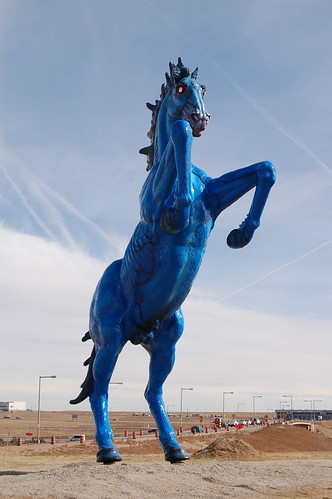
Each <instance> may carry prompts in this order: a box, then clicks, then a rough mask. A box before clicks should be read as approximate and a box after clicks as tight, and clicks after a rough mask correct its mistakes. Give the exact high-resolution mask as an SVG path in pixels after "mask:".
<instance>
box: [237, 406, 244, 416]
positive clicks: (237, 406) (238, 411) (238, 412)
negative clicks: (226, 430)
mask: <svg viewBox="0 0 332 499" xmlns="http://www.w3.org/2000/svg"><path fill="white" fill-rule="evenodd" d="M240 405H244V404H237V406H236V412H237V414H238V413H239V407H240Z"/></svg>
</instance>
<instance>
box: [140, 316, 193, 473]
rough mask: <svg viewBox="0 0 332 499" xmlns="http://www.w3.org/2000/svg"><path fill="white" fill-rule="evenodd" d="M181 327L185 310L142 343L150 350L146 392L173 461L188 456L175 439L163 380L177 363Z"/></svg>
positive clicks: (162, 443)
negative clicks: (152, 337) (167, 409)
mask: <svg viewBox="0 0 332 499" xmlns="http://www.w3.org/2000/svg"><path fill="white" fill-rule="evenodd" d="M182 331H183V319H182V314H181V313H180V312H177V313H176V314H175V316H174V317H173V318H172V319H170V320H168V321H165V322H164V323H163V325H162V327H161V328H160V329H158V331H157V332H156V333H155V336H154V339H153V340H151V341H149V342H147V343H142V346H143V347H144V348H145V349H146V350H147V351H148V352H149V354H150V367H149V381H148V384H147V387H146V390H145V394H144V395H145V398H146V400H147V402H148V404H149V407H150V410H151V413H152V415H153V417H154V419H155V421H156V424H157V426H158V430H159V439H160V443H161V446H162V448H163V450H164V454H165V460H166V461H169V462H171V463H176V462H179V461H184V460H186V459H189V456H188V454H187V452H186V451H185V450H184V449H183V447H182V446H181V445H180V444H179V443H178V442H177V440H176V434H175V432H174V430H173V428H172V425H171V423H170V421H169V419H168V415H167V411H166V408H165V404H164V401H163V397H162V394H163V389H162V387H163V384H164V382H165V380H166V378H167V376H168V375H169V373H170V372H171V371H172V368H173V365H174V360H175V343H176V341H177V340H178V339H179V337H180V336H181V334H182Z"/></svg>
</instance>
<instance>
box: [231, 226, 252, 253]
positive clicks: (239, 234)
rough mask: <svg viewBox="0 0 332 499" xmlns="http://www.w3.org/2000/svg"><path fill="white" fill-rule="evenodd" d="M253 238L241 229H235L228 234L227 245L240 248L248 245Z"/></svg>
mask: <svg viewBox="0 0 332 499" xmlns="http://www.w3.org/2000/svg"><path fill="white" fill-rule="evenodd" d="M251 239H252V238H251V237H250V236H248V235H246V234H245V233H244V232H243V231H242V230H241V229H234V230H232V231H231V232H230V233H229V234H228V237H227V245H228V246H229V247H230V248H232V249H240V248H244V246H247V244H248V243H250V241H251Z"/></svg>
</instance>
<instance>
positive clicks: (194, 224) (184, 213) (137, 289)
mask: <svg viewBox="0 0 332 499" xmlns="http://www.w3.org/2000/svg"><path fill="white" fill-rule="evenodd" d="M197 73H198V69H197V68H196V69H195V71H194V72H190V70H189V69H188V68H187V67H185V66H184V65H183V63H182V60H181V58H179V59H178V63H177V64H172V63H170V72H169V74H168V73H166V83H165V84H163V85H162V87H161V96H160V99H159V100H156V102H155V104H149V103H147V107H148V108H149V109H150V110H151V111H152V122H151V129H150V131H149V133H148V137H149V138H150V140H151V145H150V146H149V147H146V148H144V149H141V150H140V153H142V154H145V155H147V157H148V167H147V170H148V171H149V174H148V176H147V179H146V181H145V183H144V185H143V188H142V191H141V194H140V221H139V223H138V225H137V227H136V229H135V232H134V234H133V236H132V238H131V240H130V242H129V245H128V247H127V249H126V252H125V254H124V257H123V258H122V259H121V260H117V261H115V262H113V263H112V264H111V265H110V266H109V267H108V268H107V269H106V271H105V273H104V274H103V276H102V278H101V280H100V282H99V283H98V285H97V289H96V291H95V294H94V297H93V300H92V304H91V310H90V325H89V332H88V333H86V335H85V336H84V337H83V338H82V340H83V341H85V340H87V339H90V338H92V340H93V342H94V347H93V350H92V355H91V357H90V359H88V360H87V361H86V362H85V363H84V364H85V365H89V368H88V373H87V376H86V379H85V381H84V382H83V384H82V385H81V388H82V391H81V393H80V394H79V395H78V397H77V398H76V399H75V400H71V401H70V402H71V403H72V404H77V403H79V402H81V401H83V400H84V399H86V398H87V397H89V398H90V404H91V408H92V411H93V415H94V419H95V423H96V441H97V443H98V446H99V449H100V450H99V452H98V453H97V461H98V462H102V463H105V464H106V463H113V462H115V461H121V459H122V458H121V456H120V454H119V452H118V450H117V449H116V447H115V445H114V443H113V440H112V439H113V434H112V429H111V427H110V423H109V417H108V385H109V382H110V379H111V376H112V373H113V370H114V367H115V364H116V361H117V358H118V355H119V353H120V352H121V350H122V348H123V347H124V345H125V344H126V343H127V342H128V340H129V341H131V342H132V343H134V344H135V345H137V344H141V345H142V346H143V347H144V348H145V349H146V350H147V351H148V353H149V354H150V371H149V381H148V384H147V387H146V390H145V398H146V400H147V402H148V404H149V407H150V410H151V413H152V415H153V416H154V418H155V421H156V424H157V426H158V430H159V438H160V443H161V446H162V448H163V450H164V453H165V459H166V461H170V462H171V463H174V462H177V461H183V460H185V459H189V456H188V454H187V452H186V451H185V450H184V449H183V448H182V447H181V445H180V444H179V443H178V442H177V440H176V434H175V432H174V430H173V428H172V426H171V424H170V422H169V419H168V416H167V412H166V409H165V405H164V402H163V398H162V388H163V383H164V382H165V380H166V378H167V376H168V375H169V373H170V372H171V370H172V368H173V365H174V358H175V345H176V342H177V341H178V339H179V338H180V336H181V335H182V332H183V315H182V312H181V308H180V307H181V305H182V303H183V301H184V300H185V298H186V297H187V295H188V293H189V291H190V289H191V286H192V284H193V281H194V279H195V277H196V275H197V272H198V270H199V267H200V265H201V262H202V258H203V255H204V252H205V248H206V244H207V239H208V237H209V234H210V232H211V230H212V229H213V226H214V223H215V220H216V218H217V217H218V215H219V214H220V213H221V212H222V211H223V210H225V209H226V208H227V207H228V206H230V205H231V204H232V203H234V202H235V201H237V200H238V199H239V198H240V197H241V196H243V195H244V194H245V193H246V192H248V191H249V190H250V189H253V188H255V192H254V196H253V200H252V204H251V207H250V210H249V213H248V215H247V217H246V218H245V220H244V221H243V222H242V223H241V225H240V226H239V228H238V229H234V230H232V231H231V232H230V234H229V236H228V238H227V244H228V246H230V247H231V248H242V247H243V246H245V245H246V244H248V243H249V241H250V240H251V238H252V236H253V234H254V232H255V230H256V229H257V228H258V227H259V224H260V218H261V214H262V211H263V209H264V205H265V203H266V200H267V197H268V195H269V192H270V189H271V187H272V185H273V184H274V182H275V170H274V167H273V165H272V163H270V162H268V161H263V162H261V163H256V164H254V165H251V166H248V167H246V168H242V169H239V170H236V171H233V172H229V173H226V174H225V175H222V176H221V177H219V178H215V179H213V178H210V177H208V176H207V175H206V174H205V173H204V172H203V171H202V170H200V169H199V168H197V167H196V166H194V165H193V164H192V162H191V146H192V141H193V137H199V136H200V135H201V134H202V132H203V131H204V130H205V127H206V125H207V123H208V121H209V118H210V115H209V114H208V113H207V112H206V110H205V106H204V101H203V98H204V94H205V86H204V85H201V84H200V83H198V81H197Z"/></svg>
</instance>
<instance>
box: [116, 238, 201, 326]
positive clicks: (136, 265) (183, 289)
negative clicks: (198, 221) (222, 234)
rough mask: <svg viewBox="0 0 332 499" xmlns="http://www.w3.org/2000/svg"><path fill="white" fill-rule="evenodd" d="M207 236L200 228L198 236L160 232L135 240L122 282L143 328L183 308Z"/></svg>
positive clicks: (127, 258)
mask: <svg viewBox="0 0 332 499" xmlns="http://www.w3.org/2000/svg"><path fill="white" fill-rule="evenodd" d="M138 232H139V231H138ZM191 234H192V231H191ZM199 234H200V235H199ZM137 235H138V234H137V233H136V236H137ZM207 235H208V231H205V230H197V231H196V236H195V238H191V237H184V234H180V235H166V236H165V234H164V233H163V232H161V231H160V232H159V231H158V232H156V233H153V235H147V234H146V233H145V234H144V237H140V238H137V237H135V238H134V239H132V240H131V242H130V244H129V246H128V249H127V252H126V254H125V257H124V260H123V265H122V282H123V289H124V292H125V296H126V300H127V303H128V305H129V308H130V309H131V311H133V310H134V309H136V311H135V316H136V320H135V322H136V323H139V324H137V325H138V326H139V327H143V328H146V327H147V328H148V327H149V324H151V323H153V321H155V320H159V321H163V320H165V319H167V318H169V317H171V316H172V315H173V314H174V313H175V312H176V311H177V310H178V309H179V308H180V307H181V305H182V303H183V301H184V300H185V298H186V297H187V295H188V293H189V291H190V289H191V287H192V284H193V281H194V279H195V277H196V275H197V272H198V270H199V267H200V264H201V261H202V258H203V254H204V251H205V245H206V239H207Z"/></svg>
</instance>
